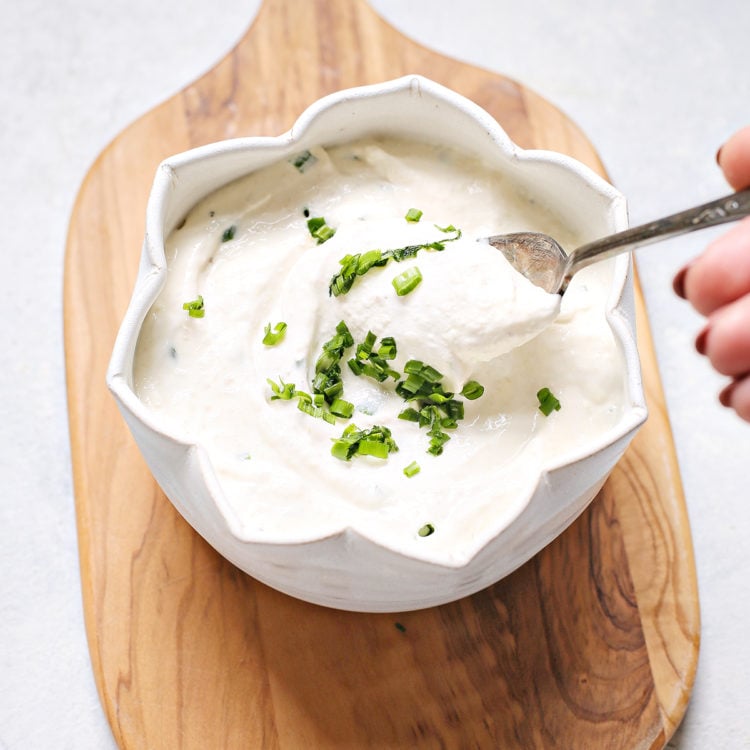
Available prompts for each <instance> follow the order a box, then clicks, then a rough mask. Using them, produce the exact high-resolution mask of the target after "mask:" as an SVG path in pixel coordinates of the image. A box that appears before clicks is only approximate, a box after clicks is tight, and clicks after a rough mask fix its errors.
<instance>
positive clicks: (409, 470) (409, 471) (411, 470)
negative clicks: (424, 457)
mask: <svg viewBox="0 0 750 750" xmlns="http://www.w3.org/2000/svg"><path fill="white" fill-rule="evenodd" d="M420 470H421V469H420V466H419V464H418V463H417V462H416V461H412V462H411V463H410V464H409V465H408V466H404V474H406V476H407V477H413V476H414V475H415V474H419V472H420Z"/></svg>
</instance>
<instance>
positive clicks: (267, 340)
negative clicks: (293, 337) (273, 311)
mask: <svg viewBox="0 0 750 750" xmlns="http://www.w3.org/2000/svg"><path fill="white" fill-rule="evenodd" d="M263 332H264V333H265V336H263V343H264V344H265V345H266V346H276V344H279V343H281V341H283V339H284V334H285V333H286V323H284V322H283V321H282V322H281V323H277V324H276V325H275V326H274V327H273V331H272V330H271V324H270V323H269V324H268V325H267V326H266V327H265V328H264V329H263Z"/></svg>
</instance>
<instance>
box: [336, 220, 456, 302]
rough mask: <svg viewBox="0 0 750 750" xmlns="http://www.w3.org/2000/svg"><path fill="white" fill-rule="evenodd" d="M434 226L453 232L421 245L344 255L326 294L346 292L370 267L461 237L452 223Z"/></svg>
mask: <svg viewBox="0 0 750 750" xmlns="http://www.w3.org/2000/svg"><path fill="white" fill-rule="evenodd" d="M435 226H436V228H437V229H438V230H440V231H441V232H443V233H451V232H453V233H454V236H453V237H448V238H447V239H444V240H442V241H441V242H427V243H423V244H421V245H406V246H405V247H399V248H395V249H394V250H368V251H367V252H365V253H355V254H353V255H351V254H349V255H345V256H344V257H343V258H341V260H339V265H340V266H341V270H340V271H339V272H338V273H336V274H334V275H333V276H332V277H331V281H330V283H329V285H328V294H329V295H332V296H334V297H338V296H339V295H340V294H346V293H347V292H348V291H349V290H350V289H351V288H352V286H353V285H354V282H355V281H356V280H357V276H363V275H364V274H366V273H367V272H368V271H369V270H370V269H371V268H375V267H381V266H384V265H386V264H387V263H388V262H390V261H392V260H393V261H395V262H396V263H401V261H404V260H406V259H407V258H413V257H414V256H415V255H416V254H417V253H418V252H419V251H420V250H438V251H440V250H444V249H445V243H446V242H454V241H455V240H457V239H459V238H460V237H461V230H460V229H456V228H455V227H454V226H453V225H452V224H449V225H448V226H447V227H438V226H437V225H435Z"/></svg>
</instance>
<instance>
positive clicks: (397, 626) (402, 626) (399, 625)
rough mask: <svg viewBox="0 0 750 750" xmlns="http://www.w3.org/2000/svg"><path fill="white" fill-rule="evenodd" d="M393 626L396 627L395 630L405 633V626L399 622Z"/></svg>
mask: <svg viewBox="0 0 750 750" xmlns="http://www.w3.org/2000/svg"><path fill="white" fill-rule="evenodd" d="M393 624H394V626H395V627H396V630H398V631H400V632H401V633H405V632H406V626H404V625H402V624H401V623H400V622H394V623H393Z"/></svg>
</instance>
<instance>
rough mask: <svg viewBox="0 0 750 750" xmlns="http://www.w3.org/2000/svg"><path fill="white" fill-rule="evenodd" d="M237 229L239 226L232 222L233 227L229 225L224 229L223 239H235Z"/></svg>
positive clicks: (226, 240)
mask: <svg viewBox="0 0 750 750" xmlns="http://www.w3.org/2000/svg"><path fill="white" fill-rule="evenodd" d="M236 231H237V227H236V226H235V225H234V224H232V226H231V227H227V228H226V229H225V230H224V234H222V235H221V241H222V242H229V240H233V239H234V234H235V232H236Z"/></svg>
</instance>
